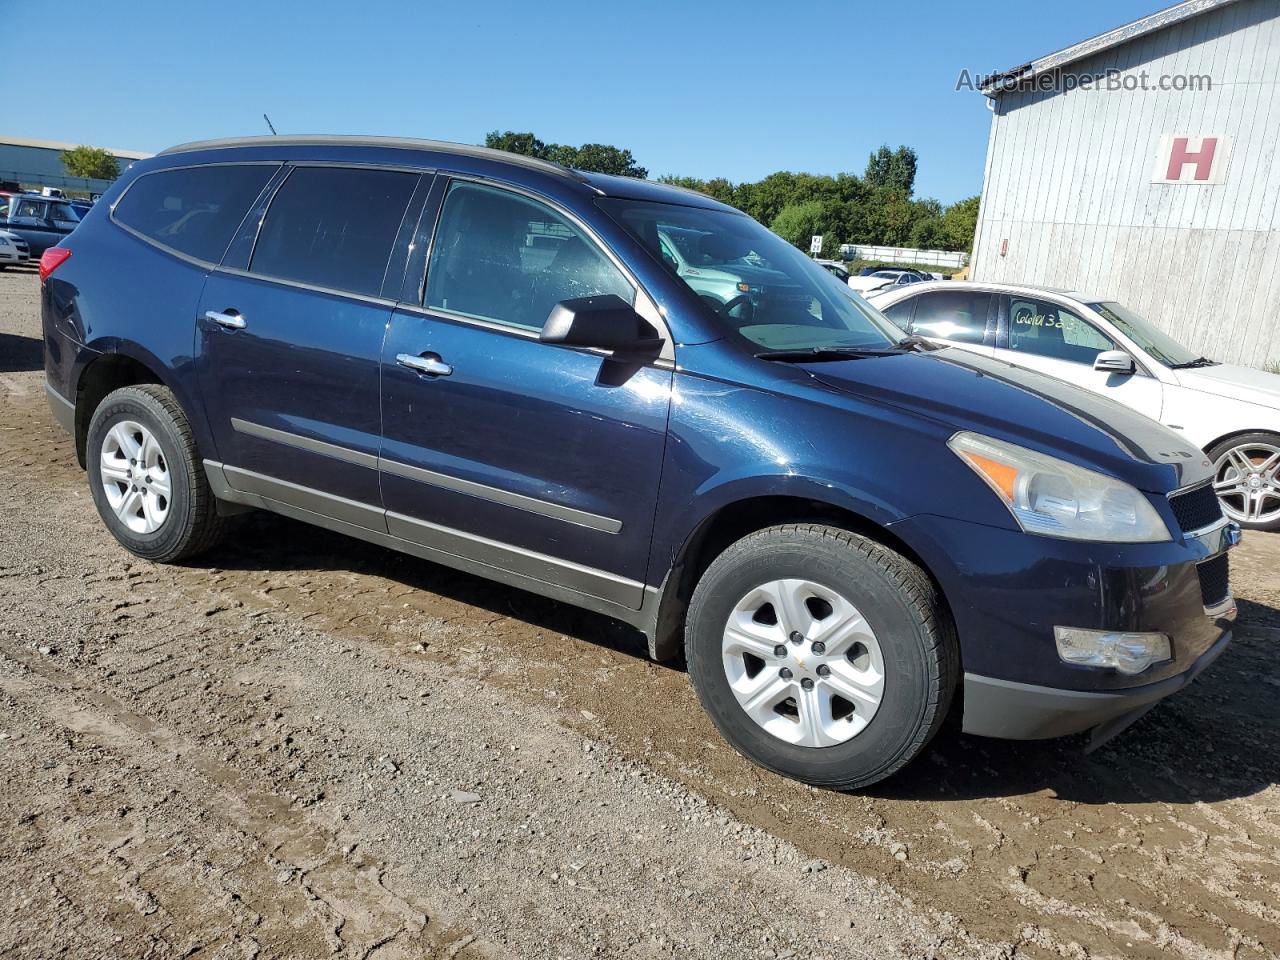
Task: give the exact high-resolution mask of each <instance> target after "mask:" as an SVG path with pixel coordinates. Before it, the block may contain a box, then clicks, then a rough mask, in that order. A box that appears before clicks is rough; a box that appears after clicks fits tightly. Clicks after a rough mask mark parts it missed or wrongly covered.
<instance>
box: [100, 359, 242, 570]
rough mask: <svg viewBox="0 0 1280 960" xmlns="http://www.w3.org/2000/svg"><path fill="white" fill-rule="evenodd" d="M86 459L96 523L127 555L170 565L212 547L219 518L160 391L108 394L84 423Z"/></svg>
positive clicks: (170, 398) (182, 419)
mask: <svg viewBox="0 0 1280 960" xmlns="http://www.w3.org/2000/svg"><path fill="white" fill-rule="evenodd" d="M86 454H87V467H88V475H89V489H90V491H91V492H92V494H93V502H94V504H95V505H96V506H97V508H98V513H99V515H100V516H101V517H102V522H103V523H105V524H106V525H107V529H108V530H110V531H111V533H112V535H113V536H114V537H115V538H116V539H117V540H119V541H120V543H121V544H122V545H123V546H124V547H125V548H126V549H127V550H129V551H130V552H131V553H134V554H136V555H137V556H139V557H143V558H145V559H147V560H155V561H157V562H160V563H171V562H174V561H178V560H184V559H186V558H187V557H192V556H195V555H196V554H198V553H201V552H203V551H205V550H208V549H209V548H210V547H212V546H213V545H214V544H215V543H216V542H217V540H218V538H219V536H220V535H221V533H222V518H221V517H220V516H219V515H218V512H217V509H216V507H215V504H214V498H213V494H212V492H211V491H210V490H209V484H208V481H207V480H206V479H205V475H204V466H203V464H202V462H201V460H200V458H199V456H198V454H197V451H196V444H195V438H194V436H193V435H192V433H191V425H190V423H189V422H188V421H187V417H186V414H185V413H183V411H182V407H181V405H180V404H179V403H178V401H177V398H176V397H174V395H173V393H172V392H171V391H170V390H169V389H168V388H167V387H162V386H157V385H154V384H143V385H140V386H136V387H122V388H120V389H119V390H115V391H113V392H111V393H109V394H108V395H107V396H106V397H105V398H104V399H103V401H102V403H100V404H99V405H98V408H97V409H96V410H95V411H94V412H93V418H92V419H91V420H90V421H89V434H88V438H87V440H86Z"/></svg>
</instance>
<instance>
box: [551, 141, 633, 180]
mask: <svg viewBox="0 0 1280 960" xmlns="http://www.w3.org/2000/svg"><path fill="white" fill-rule="evenodd" d="M555 151H563V153H564V159H561V160H559V162H560V163H563V164H564V165H565V166H566V167H573V168H574V169H575V170H588V171H590V172H592V173H611V174H613V175H614V176H618V177H636V178H638V179H640V180H643V179H644V178H645V177H647V176H648V175H649V171H648V170H646V169H645V168H644V167H642V166H640V164H638V163H636V158H635V157H633V156H632V155H631V151H630V150H624V149H622V148H621V147H614V146H610V145H609V144H607V143H584V144H583V145H582V146H580V147H569V146H564V145H561V144H555V145H553V152H555ZM553 159H556V158H554V157H553Z"/></svg>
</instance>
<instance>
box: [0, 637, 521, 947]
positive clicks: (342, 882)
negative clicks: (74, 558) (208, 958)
mask: <svg viewBox="0 0 1280 960" xmlns="http://www.w3.org/2000/svg"><path fill="white" fill-rule="evenodd" d="M3 656H4V658H5V659H7V660H8V661H9V666H10V668H13V667H18V668H20V669H18V670H16V671H15V670H13V669H8V670H5V671H4V673H3V674H0V692H2V693H3V694H6V695H8V696H10V697H12V698H14V699H15V700H21V702H22V703H23V704H24V705H25V706H27V707H28V708H30V707H32V706H35V705H38V708H39V709H40V711H41V713H42V714H43V716H44V719H45V721H46V722H47V723H52V724H55V725H57V726H60V727H62V728H63V729H64V731H65V733H66V735H67V736H68V737H69V739H71V740H74V741H75V742H76V749H77V750H84V749H95V750H98V751H101V752H104V753H107V754H112V755H114V756H115V757H117V758H120V759H121V760H123V758H125V757H127V758H128V761H127V762H128V764H129V765H131V766H134V767H137V768H141V769H144V770H146V771H147V772H148V773H150V774H151V775H153V776H164V777H165V778H166V779H167V780H170V781H171V782H177V783H181V784H182V786H181V788H180V793H181V795H182V799H183V802H184V803H186V804H189V805H191V807H192V808H193V809H194V810H196V811H198V816H197V819H198V820H199V821H203V822H205V824H206V826H205V827H204V828H203V829H202V831H201V832H204V833H209V834H212V836H211V837H209V838H208V841H209V842H210V844H212V843H213V842H216V839H215V838H216V837H218V836H219V835H224V834H226V833H235V834H237V835H238V836H240V837H242V838H246V839H247V838H251V839H250V840H249V843H250V844H251V845H252V846H253V847H254V848H255V850H254V853H255V854H256V856H254V857H253V858H252V859H247V860H245V861H243V862H241V863H240V864H239V865H238V867H237V869H236V871H235V872H236V874H237V877H236V884H237V886H247V887H250V888H253V889H258V890H265V891H268V892H267V894H266V895H265V896H263V897H262V898H261V899H260V900H257V901H256V902H255V901H249V900H247V899H246V898H245V896H244V895H243V894H238V895H236V897H234V898H233V902H234V903H235V904H236V907H237V910H240V911H248V914H249V916H250V917H251V918H252V922H251V923H250V924H249V926H251V927H252V928H253V934H252V942H253V945H254V946H255V948H256V949H264V948H267V954H268V955H279V954H281V953H289V952H294V951H299V950H307V949H312V950H315V951H316V952H317V953H330V952H332V953H339V952H344V953H347V954H349V955H351V956H356V957H369V956H372V955H373V954H374V953H375V952H377V955H378V956H379V957H391V956H406V957H407V956H419V955H421V954H422V953H427V954H431V953H433V952H435V951H447V950H449V949H451V947H453V946H456V947H458V949H457V950H454V952H453V955H454V956H458V957H461V958H463V960H465V958H471V957H481V956H483V957H496V956H498V951H497V950H496V948H494V947H493V946H492V945H488V944H484V943H483V942H480V941H478V939H477V938H476V936H475V935H474V934H473V933H471V932H470V931H467V930H465V929H462V930H457V929H450V928H448V927H444V928H442V927H441V925H440V924H439V922H438V921H433V914H434V911H433V910H432V909H430V908H429V907H428V906H427V905H426V904H424V903H422V902H421V901H420V900H419V899H418V898H417V897H406V896H404V895H401V894H398V893H393V892H392V891H391V890H390V889H388V887H387V886H385V884H384V883H383V878H384V875H385V873H386V871H387V865H386V864H385V863H383V862H380V861H378V860H376V859H373V858H370V857H368V856H366V855H365V854H364V853H363V852H356V851H348V850H346V849H344V846H343V843H342V841H341V839H340V836H339V834H340V830H339V829H337V828H335V827H333V826H332V825H326V824H324V823H321V822H318V821H316V820H315V819H313V818H312V817H310V816H308V815H307V814H306V813H305V812H304V811H303V810H300V809H299V808H298V807H296V806H295V805H294V804H293V803H292V802H291V801H290V800H288V799H286V798H284V797H281V796H280V795H278V794H276V793H274V792H272V791H269V790H266V789H263V788H262V787H261V786H259V785H257V784H255V783H250V782H249V781H247V780H246V779H245V778H244V777H243V776H242V775H241V774H240V773H239V772H237V771H236V770H235V769H234V768H233V767H231V766H230V765H228V764H225V763H222V762H219V761H218V760H216V759H214V758H212V757H210V756H209V755H208V754H207V753H206V752H204V751H202V750H201V749H199V748H198V747H196V745H195V744H193V743H191V742H189V741H187V740H186V739H185V738H184V737H182V736H180V735H179V734H177V733H175V732H174V731H173V730H171V729H168V728H166V727H164V726H162V725H161V724H159V723H156V722H155V721H154V720H151V719H149V718H148V717H145V716H142V715H140V714H137V713H134V712H133V711H131V710H129V709H128V708H126V707H125V706H124V705H123V704H122V703H120V702H119V701H118V700H116V699H115V698H113V697H111V696H110V695H108V694H106V693H104V692H101V691H99V690H86V689H84V688H83V687H79V686H78V685H77V683H76V681H75V679H74V678H73V677H71V676H70V675H68V674H67V673H66V672H65V671H62V670H60V669H58V668H56V667H53V666H51V665H50V664H49V663H48V662H47V661H45V660H42V659H40V658H38V656H37V657H33V656H30V655H24V654H23V653H21V652H16V651H13V650H5V651H4V652H3ZM23 674H26V676H24V675H23ZM41 681H43V682H41ZM73 690H74V691H75V692H74V693H73V692H72V691H73ZM175 767H176V768H177V770H176V771H175V770H174V768H175ZM175 772H177V773H178V774H179V776H178V778H176V779H175V778H174V773H175ZM209 821H216V825H215V826H211V827H210V825H209ZM150 832H151V825H150V824H149V823H148V824H147V825H145V826H141V827H136V826H135V827H134V828H133V829H132V830H129V831H126V830H123V829H119V828H117V829H116V830H112V831H109V832H107V833H106V834H105V837H104V839H107V840H108V841H109V846H108V850H107V851H106V855H107V857H108V858H111V859H113V860H114V861H115V862H116V864H117V865H118V867H119V868H120V869H118V870H117V877H118V880H117V882H118V884H119V885H120V887H121V889H122V891H123V892H124V894H125V896H126V899H128V900H130V901H131V903H132V905H133V906H134V908H135V909H136V910H137V911H138V912H139V913H141V914H143V915H144V916H150V915H152V914H156V913H160V912H164V913H170V914H171V913H172V912H173V910H174V906H173V904H174V902H175V900H176V901H178V902H181V899H182V897H181V895H179V896H173V895H171V894H166V895H165V896H163V897H157V896H156V895H155V894H154V893H153V892H152V891H151V890H150V889H149V888H148V882H147V876H148V874H149V873H150V872H151V870H152V869H154V868H155V867H156V866H157V862H156V861H155V860H151V861H150V862H147V861H143V862H141V863H139V862H138V857H137V850H138V848H139V846H140V841H141V840H142V838H143V837H144V836H145V835H146V834H148V833H150ZM198 843H199V838H197V840H196V841H195V844H193V841H192V840H189V839H184V841H183V844H184V846H186V847H188V848H191V847H193V846H196V845H198ZM127 848H128V849H127ZM126 852H127V855H126ZM175 852H176V851H173V850H171V849H170V850H167V851H165V858H166V859H167V858H169V857H172V856H173V855H174V854H175ZM200 854H201V852H200V851H198V850H195V849H188V850H186V851H183V856H184V858H185V859H188V860H190V859H194V858H195V857H197V856H199V855H200ZM162 904H168V906H162ZM270 918H275V919H276V920H277V921H282V922H283V923H284V924H285V925H287V927H289V928H296V927H303V928H311V929H310V931H309V935H306V934H304V935H303V936H301V937H299V936H298V934H297V933H296V932H295V930H293V929H288V930H279V929H272V926H273V925H272V924H270V923H268V920H269V919H270ZM463 940H465V941H466V942H465V943H462V941H463ZM234 942H235V940H234V939H233V940H232V941H228V943H234ZM308 944H310V947H308ZM210 945H211V944H209V943H203V942H202V943H199V944H196V945H192V946H189V947H188V948H187V949H188V951H190V950H194V949H196V947H199V948H200V949H208V948H209V946H210ZM184 955H186V954H184Z"/></svg>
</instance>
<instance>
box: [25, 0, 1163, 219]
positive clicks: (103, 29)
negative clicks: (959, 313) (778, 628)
mask: <svg viewBox="0 0 1280 960" xmlns="http://www.w3.org/2000/svg"><path fill="white" fill-rule="evenodd" d="M1166 5H1167V4H1166V3H1162V2H1159V0H1070V2H1066V3H1029V2H1027V0H1017V2H1014V0H988V2H987V3H984V4H974V3H959V2H954V0H952V2H938V0H926V2H923V3H915V4H906V5H895V4H887V3H882V2H880V3H868V2H857V3H843V4H837V3H820V4H802V3H796V2H794V0H791V2H782V0H764V2H760V0H732V2H727V0H692V2H691V0H681V2H673V0H659V2H653V3H647V4H646V3H630V4H618V3H607V2H603V3H602V2H600V0H594V2H578V0H565V2H557V0H519V2H505V0H504V2H475V3H458V2H454V3H433V2H409V0H402V2H390V0H360V2H354V3H353V2H344V3H337V2H331V0H311V2H273V0H256V2H252V3H251V2H246V0H218V2H209V0H204V2H195V0H125V2H123V3H92V4H91V3H88V2H86V0H64V2H62V3H60V4H58V16H57V18H56V20H57V21H58V22H59V24H66V25H71V26H72V28H73V29H72V31H71V32H70V33H64V32H62V31H60V30H54V31H52V32H51V31H50V29H49V16H48V15H49V12H50V10H49V0H4V9H5V12H6V16H5V22H6V23H7V24H8V25H9V29H8V35H9V37H10V40H11V42H10V43H9V44H8V48H9V50H10V53H9V54H8V55H7V56H6V62H7V64H8V66H9V71H8V72H9V77H10V79H11V80H12V79H13V78H26V83H25V84H23V86H25V89H26V91H27V94H26V95H25V96H22V97H10V98H9V100H8V102H7V104H6V107H5V111H6V119H5V122H4V125H3V126H4V129H5V131H6V132H8V133H10V134H13V135H16V136H25V137H35V138H39V139H48V140H63V141H71V142H75V143H93V144H101V145H105V146H111V147H117V148H125V149H134V150H146V151H154V150H160V149H163V148H164V147H166V146H170V145H172V144H174V143H180V142H183V141H186V140H196V139H204V138H206V137H219V136H232V135H238V134H259V133H266V132H267V130H266V127H265V125H264V123H263V121H262V113H263V112H264V111H266V112H267V113H269V114H270V115H271V119H272V120H273V121H274V123H275V125H276V128H277V129H278V130H279V131H280V132H281V133H376V134H393V135H403V136H420V137H433V138H436V139H442V140H457V141H464V142H469V143H477V142H480V141H482V140H483V138H484V134H485V133H486V132H487V131H489V130H492V129H514V130H532V131H534V132H535V133H536V134H537V135H538V136H540V137H541V138H542V139H544V140H550V141H557V142H564V143H573V144H578V143H583V142H587V141H591V142H602V143H613V144H616V145H618V146H622V147H628V148H630V149H631V150H632V152H633V153H634V154H635V156H636V159H637V160H638V161H639V162H640V163H641V164H642V165H644V166H646V167H648V169H649V172H650V175H651V176H657V175H659V174H663V173H681V174H688V175H692V176H699V177H713V176H726V177H729V178H730V179H732V180H749V179H756V178H759V177H761V176H764V175H765V174H768V173H771V172H772V171H774V170H783V169H789V170H805V171H809V172H813V173H836V172H838V171H841V170H849V171H853V172H855V173H861V172H862V170H863V168H864V167H865V165H866V160H867V154H868V153H869V152H870V151H871V150H872V149H874V148H875V147H877V146H879V145H880V144H881V143H888V144H890V145H892V146H897V145H898V144H907V145H909V146H912V147H914V148H915V149H916V151H917V153H918V154H919V158H920V166H919V174H918V176H917V179H916V192H917V194H919V195H923V196H935V197H937V198H938V199H940V200H942V201H944V202H951V201H954V200H957V199H959V198H961V197H964V196H968V195H970V194H973V193H976V192H978V190H979V189H980V188H981V185H982V166H983V160H984V157H985V153H986V142H987V132H988V127H989V124H990V115H989V113H988V112H987V110H986V107H985V104H984V98H983V97H982V95H981V94H978V93H976V92H973V91H960V92H957V91H956V90H955V85H956V79H957V77H958V75H959V73H960V71H961V69H965V68H967V69H968V70H970V71H971V72H975V73H989V72H992V71H995V70H1000V69H1006V68H1008V67H1012V66H1014V65H1016V64H1019V63H1024V62H1026V61H1027V60H1030V59H1033V58H1034V57H1036V56H1039V55H1041V54H1044V53H1048V52H1050V51H1052V50H1056V49H1059V48H1060V47H1063V46H1067V45H1069V44H1071V43H1074V42H1076V41H1078V40H1082V39H1084V38H1085V37H1088V36H1091V35H1093V34H1096V33H1099V32H1102V31H1104V30H1108V29H1110V28H1112V27H1115V26H1119V25H1120V24H1122V23H1124V22H1126V21H1129V20H1132V19H1135V18H1137V17H1141V16H1145V15H1146V14H1148V13H1151V12H1152V11H1154V10H1157V9H1159V8H1160V7H1162V6H1166ZM25 28H30V30H31V42H30V43H26V42H23V33H24V29H25ZM842 88H843V90H844V91H845V92H843V93H842V92H841V91H842Z"/></svg>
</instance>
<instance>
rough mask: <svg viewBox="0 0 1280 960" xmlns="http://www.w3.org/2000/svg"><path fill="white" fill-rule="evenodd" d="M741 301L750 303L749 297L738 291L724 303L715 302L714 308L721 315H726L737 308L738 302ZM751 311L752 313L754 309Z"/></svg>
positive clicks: (741, 302)
mask: <svg viewBox="0 0 1280 960" xmlns="http://www.w3.org/2000/svg"><path fill="white" fill-rule="evenodd" d="M743 303H751V297H750V296H749V295H748V294H745V293H740V294H738V295H737V296H736V297H734V298H732V299H731V300H726V301H725V302H724V303H717V306H716V310H717V311H719V313H720V315H721V316H725V317H727V316H729V315H730V314H731V313H733V311H734V310H736V309H737V308H738V306H739V304H743ZM753 306H754V305H753ZM752 312H753V313H754V310H753V311H752ZM747 319H750V318H747Z"/></svg>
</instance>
